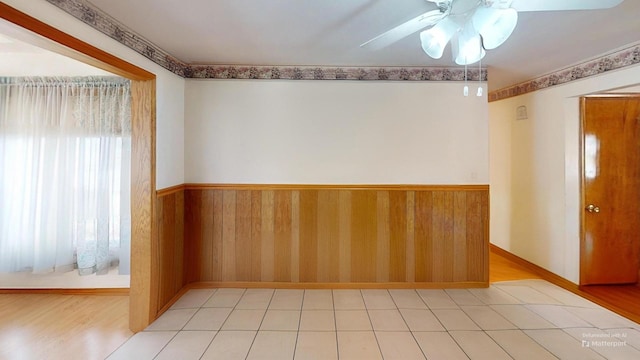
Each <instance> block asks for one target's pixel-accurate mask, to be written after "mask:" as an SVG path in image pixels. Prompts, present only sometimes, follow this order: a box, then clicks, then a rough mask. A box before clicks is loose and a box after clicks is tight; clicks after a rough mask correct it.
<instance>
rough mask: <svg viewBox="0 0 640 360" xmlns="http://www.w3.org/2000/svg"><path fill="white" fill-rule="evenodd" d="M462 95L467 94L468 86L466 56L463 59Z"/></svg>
mask: <svg viewBox="0 0 640 360" xmlns="http://www.w3.org/2000/svg"><path fill="white" fill-rule="evenodd" d="M462 94H463V95H464V96H469V86H468V85H467V58H466V57H465V59H464V88H463V89H462Z"/></svg>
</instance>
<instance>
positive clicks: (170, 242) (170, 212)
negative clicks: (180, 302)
mask: <svg viewBox="0 0 640 360" xmlns="http://www.w3.org/2000/svg"><path fill="white" fill-rule="evenodd" d="M184 205H185V204H184V189H183V188H182V187H180V188H174V189H169V190H168V191H162V192H160V193H158V196H157V201H156V214H157V221H156V223H157V227H158V244H157V247H156V249H155V251H154V258H155V261H154V263H155V264H156V266H157V270H156V271H155V272H156V273H157V274H158V279H156V280H155V282H156V283H157V284H158V285H157V287H156V288H155V289H156V291H155V293H154V294H152V296H153V297H155V299H156V301H157V307H156V312H157V313H156V314H155V315H159V312H161V311H162V310H163V309H164V308H165V307H166V305H168V304H169V303H170V302H171V300H172V299H173V298H174V297H175V295H176V294H178V292H179V291H180V290H181V289H182V288H183V287H184V285H186V283H185V282H184V275H183V274H184V262H183V259H184V256H183V254H184V219H185V217H184Z"/></svg>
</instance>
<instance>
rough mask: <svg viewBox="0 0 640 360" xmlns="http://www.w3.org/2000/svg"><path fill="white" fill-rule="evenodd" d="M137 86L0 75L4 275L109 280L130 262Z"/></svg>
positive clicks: (111, 80) (112, 81)
mask: <svg viewBox="0 0 640 360" xmlns="http://www.w3.org/2000/svg"><path fill="white" fill-rule="evenodd" d="M130 98H131V95H130V90H129V81H128V80H126V79H121V78H117V77H113V78H112V77H100V78H94V77H92V78H84V77H83V78H0V271H1V272H17V271H30V272H34V273H42V272H51V271H69V270H73V269H74V268H77V269H78V271H79V273H80V274H81V275H85V274H92V273H97V274H106V273H107V272H108V270H109V268H110V266H112V265H115V264H117V262H118V259H119V257H120V256H129V251H128V247H127V246H125V249H126V251H121V243H122V244H125V245H128V244H129V241H130V229H131V225H130V224H131V218H130V213H131V211H130V202H129V196H130V168H131V110H130Z"/></svg>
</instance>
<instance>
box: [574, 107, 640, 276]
mask: <svg viewBox="0 0 640 360" xmlns="http://www.w3.org/2000/svg"><path fill="white" fill-rule="evenodd" d="M581 106H582V177H583V187H582V195H583V196H582V200H583V202H582V205H583V211H582V226H583V231H582V241H581V256H580V258H581V264H580V283H581V284H582V285H589V284H625V283H637V282H638V271H639V269H640V266H639V262H640V96H631V95H612V96H603V97H586V98H583V99H582V103H581Z"/></svg>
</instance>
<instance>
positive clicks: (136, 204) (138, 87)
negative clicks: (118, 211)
mask: <svg viewBox="0 0 640 360" xmlns="http://www.w3.org/2000/svg"><path fill="white" fill-rule="evenodd" d="M0 19H3V20H6V21H7V22H9V23H11V24H13V25H15V26H17V27H18V28H20V29H23V30H24V31H25V32H26V33H28V34H30V37H31V40H32V41H31V44H33V45H36V46H40V47H43V48H45V49H48V50H51V51H54V52H56V53H59V54H62V55H65V56H68V57H70V58H73V59H75V60H79V61H81V62H84V63H87V64H90V65H92V66H95V67H97V68H100V69H103V70H106V71H108V72H110V73H113V74H116V75H119V76H122V77H124V78H127V79H129V80H131V127H132V129H131V130H132V135H131V281H130V298H129V303H130V312H129V327H130V328H131V330H133V331H140V330H142V329H144V328H145V327H146V326H147V325H148V324H149V323H151V322H152V321H153V320H154V319H155V316H156V314H157V312H158V309H156V307H157V304H156V303H155V301H154V300H153V298H154V296H153V295H152V294H155V292H157V286H158V285H157V271H158V270H157V264H154V262H153V256H152V251H153V244H154V239H155V236H156V234H155V222H156V220H155V209H154V206H155V75H154V74H152V73H150V72H148V71H146V70H144V69H142V68H139V67H137V66H135V65H133V64H130V63H128V62H126V61H124V60H121V59H119V58H117V57H115V56H113V55H111V54H109V53H106V52H104V51H102V50H100V49H98V48H96V47H94V46H92V45H90V44H87V43H85V42H83V41H81V40H78V39H76V38H74V37H72V36H70V35H68V34H66V33H64V32H62V31H60V30H58V29H56V28H54V27H52V26H50V25H47V24H45V23H43V22H41V21H39V20H37V19H35V18H33V17H31V16H29V15H27V14H24V13H22V12H20V11H18V10H16V9H14V8H12V7H10V6H8V5H6V4H4V3H0Z"/></svg>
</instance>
